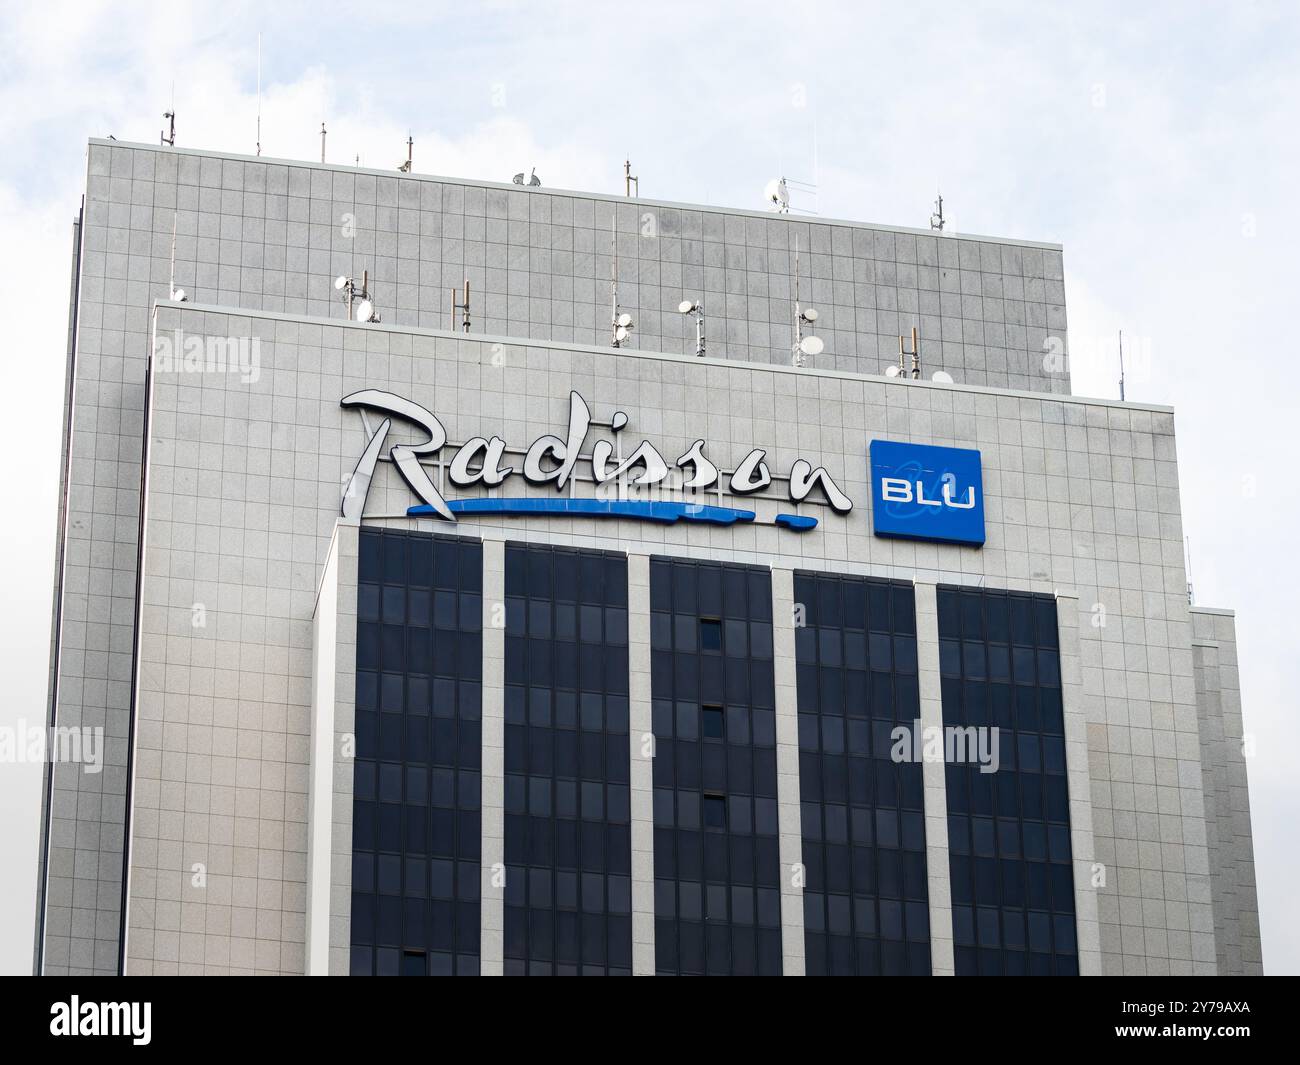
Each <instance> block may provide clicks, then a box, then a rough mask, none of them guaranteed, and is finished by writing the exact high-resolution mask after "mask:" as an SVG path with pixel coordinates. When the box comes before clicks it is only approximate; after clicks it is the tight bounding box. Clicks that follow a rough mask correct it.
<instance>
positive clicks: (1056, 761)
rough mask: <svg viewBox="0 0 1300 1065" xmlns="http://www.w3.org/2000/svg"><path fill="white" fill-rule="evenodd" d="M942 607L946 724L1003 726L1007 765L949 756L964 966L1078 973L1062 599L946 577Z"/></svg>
mask: <svg viewBox="0 0 1300 1065" xmlns="http://www.w3.org/2000/svg"><path fill="white" fill-rule="evenodd" d="M938 610H939V650H940V683H941V685H942V690H943V720H944V725H945V726H950V727H960V728H963V729H976V730H982V729H994V728H996V729H997V730H998V754H999V759H998V761H999V767H998V770H997V772H994V773H984V772H981V771H980V766H979V764H978V760H977V759H972V758H967V759H966V760H965V761H958V762H952V761H950V762H949V764H948V766H947V791H948V849H949V865H950V868H951V876H952V902H953V911H952V912H953V938H954V950H955V960H956V967H957V973H958V975H998V974H1001V975H1007V976H1025V975H1029V976H1051V975H1057V976H1074V975H1077V974H1078V971H1079V962H1078V947H1077V944H1076V942H1075V922H1074V876H1073V868H1072V866H1071V854H1070V804H1069V793H1068V790H1067V787H1066V776H1065V727H1064V721H1063V719H1062V714H1061V670H1060V652H1059V650H1058V647H1057V627H1056V625H1057V623H1056V602H1055V600H1054V599H1053V597H1052V596H1050V595H1031V594H1028V593H1019V592H1010V593H1008V592H992V591H983V590H976V589H970V588H953V587H944V586H941V587H940V588H939V590H938ZM972 735H978V733H972Z"/></svg>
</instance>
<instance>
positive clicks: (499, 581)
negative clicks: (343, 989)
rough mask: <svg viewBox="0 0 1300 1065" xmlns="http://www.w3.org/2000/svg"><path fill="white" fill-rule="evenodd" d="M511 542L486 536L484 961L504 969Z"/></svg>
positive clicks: (492, 971)
mask: <svg viewBox="0 0 1300 1065" xmlns="http://www.w3.org/2000/svg"><path fill="white" fill-rule="evenodd" d="M505 616H506V545H505V543H504V542H503V541H501V540H486V539H485V540H484V541H483V771H482V788H483V793H482V799H481V805H482V832H483V856H482V877H483V880H482V898H481V900H480V903H479V906H480V910H479V932H480V937H481V942H480V944H479V966H480V972H481V973H482V974H483V975H484V976H500V975H501V974H502V972H503V971H504V962H503V953H504V948H505V863H506V835H505V806H506V772H505V767H506V622H505Z"/></svg>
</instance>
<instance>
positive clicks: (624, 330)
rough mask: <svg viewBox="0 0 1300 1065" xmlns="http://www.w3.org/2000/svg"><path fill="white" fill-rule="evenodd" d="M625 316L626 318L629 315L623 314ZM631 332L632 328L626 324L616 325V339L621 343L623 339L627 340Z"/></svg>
mask: <svg viewBox="0 0 1300 1065" xmlns="http://www.w3.org/2000/svg"><path fill="white" fill-rule="evenodd" d="M623 317H624V318H626V317H627V315H623ZM631 333H632V330H630V329H629V328H628V327H627V326H625V325H620V326H615V327H614V339H615V340H617V341H618V342H619V343H620V344H621V343H623V341H625V340H626V339H627V338H628V337H629V336H630V335H631Z"/></svg>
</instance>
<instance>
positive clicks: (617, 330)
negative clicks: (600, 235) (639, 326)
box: [609, 214, 632, 348]
mask: <svg viewBox="0 0 1300 1065" xmlns="http://www.w3.org/2000/svg"><path fill="white" fill-rule="evenodd" d="M609 252H610V259H609V299H610V323H609V325H610V329H611V330H612V331H613V336H612V338H611V342H612V343H613V345H614V347H616V348H621V347H622V346H623V345H624V344H626V343H627V341H628V338H629V337H631V335H632V316H631V315H630V314H628V313H627V312H626V311H620V310H619V309H618V236H617V235H616V234H615V231H614V216H613V215H612V214H611V215H610V219H609Z"/></svg>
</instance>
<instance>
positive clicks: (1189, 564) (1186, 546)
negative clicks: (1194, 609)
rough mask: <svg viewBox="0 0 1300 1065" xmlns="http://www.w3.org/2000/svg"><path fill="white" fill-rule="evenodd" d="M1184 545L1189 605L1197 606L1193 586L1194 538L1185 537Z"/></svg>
mask: <svg viewBox="0 0 1300 1065" xmlns="http://www.w3.org/2000/svg"><path fill="white" fill-rule="evenodd" d="M1183 546H1184V549H1185V550H1186V552H1187V605H1188V606H1195V605H1196V595H1195V591H1194V589H1193V588H1192V538H1191V537H1190V536H1184V537H1183Z"/></svg>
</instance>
